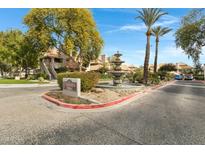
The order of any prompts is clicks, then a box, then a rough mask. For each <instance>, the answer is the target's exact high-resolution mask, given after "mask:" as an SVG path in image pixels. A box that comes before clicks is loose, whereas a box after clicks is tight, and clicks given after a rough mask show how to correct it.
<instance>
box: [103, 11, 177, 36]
mask: <svg viewBox="0 0 205 154" xmlns="http://www.w3.org/2000/svg"><path fill="white" fill-rule="evenodd" d="M177 23H179V18H177V17H174V16H171V15H166V16H164V17H162V18H161V20H160V21H159V22H156V23H155V24H154V25H153V27H155V26H164V27H165V26H172V25H176V24H177ZM145 29H146V26H145V25H144V23H139V24H127V25H123V26H121V27H118V28H117V27H116V28H115V29H113V30H110V31H107V33H113V32H119V31H143V30H145Z"/></svg>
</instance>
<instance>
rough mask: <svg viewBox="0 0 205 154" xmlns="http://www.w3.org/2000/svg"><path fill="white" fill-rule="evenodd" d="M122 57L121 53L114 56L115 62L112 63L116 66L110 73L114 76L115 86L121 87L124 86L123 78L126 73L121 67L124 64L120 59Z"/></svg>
mask: <svg viewBox="0 0 205 154" xmlns="http://www.w3.org/2000/svg"><path fill="white" fill-rule="evenodd" d="M121 56H122V54H120V53H119V51H117V53H116V54H114V60H113V61H111V63H112V64H114V70H113V71H110V73H111V74H112V75H113V85H114V86H121V84H122V80H121V78H122V76H123V75H124V74H125V72H124V71H122V69H121V65H122V63H124V61H121V59H120V57H121Z"/></svg>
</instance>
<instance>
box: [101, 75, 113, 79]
mask: <svg viewBox="0 0 205 154" xmlns="http://www.w3.org/2000/svg"><path fill="white" fill-rule="evenodd" d="M100 79H103V80H109V79H112V75H111V74H110V73H102V74H100Z"/></svg>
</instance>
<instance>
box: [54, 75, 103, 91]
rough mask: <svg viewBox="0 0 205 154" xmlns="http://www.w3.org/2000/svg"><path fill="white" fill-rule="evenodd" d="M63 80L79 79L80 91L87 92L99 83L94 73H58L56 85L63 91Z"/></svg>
mask: <svg viewBox="0 0 205 154" xmlns="http://www.w3.org/2000/svg"><path fill="white" fill-rule="evenodd" d="M63 78H80V79H81V91H83V92H85V91H89V90H91V89H92V88H93V87H95V85H96V84H97V83H98V81H99V74H98V73H95V72H67V73H59V74H58V75H57V80H58V85H59V87H60V88H61V90H62V89H63Z"/></svg>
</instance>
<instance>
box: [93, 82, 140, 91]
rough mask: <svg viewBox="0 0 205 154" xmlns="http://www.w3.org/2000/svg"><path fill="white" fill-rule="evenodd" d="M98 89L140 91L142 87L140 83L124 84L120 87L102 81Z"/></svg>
mask: <svg viewBox="0 0 205 154" xmlns="http://www.w3.org/2000/svg"><path fill="white" fill-rule="evenodd" d="M96 87H97V88H108V89H138V88H141V87H142V85H141V84H139V83H129V82H122V83H121V84H119V85H118V86H115V85H114V84H113V81H101V82H99V83H98V84H97V85H96Z"/></svg>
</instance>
